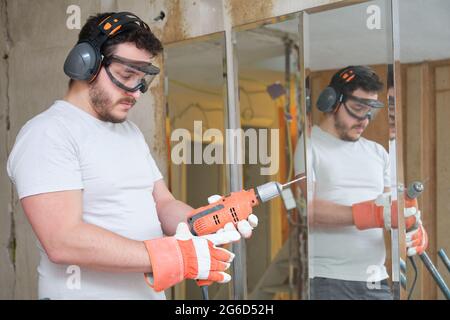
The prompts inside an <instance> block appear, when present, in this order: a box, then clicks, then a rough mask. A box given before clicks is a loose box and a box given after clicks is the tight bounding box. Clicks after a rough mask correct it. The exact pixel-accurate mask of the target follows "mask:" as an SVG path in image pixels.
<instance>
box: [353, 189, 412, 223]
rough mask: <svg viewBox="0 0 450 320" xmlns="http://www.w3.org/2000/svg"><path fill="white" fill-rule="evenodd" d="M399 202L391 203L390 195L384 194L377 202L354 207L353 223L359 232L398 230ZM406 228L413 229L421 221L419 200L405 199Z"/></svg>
mask: <svg viewBox="0 0 450 320" xmlns="http://www.w3.org/2000/svg"><path fill="white" fill-rule="evenodd" d="M397 212H398V205H397V201H396V200H394V201H391V194H390V193H383V194H381V195H379V196H378V197H377V198H376V199H375V200H369V201H363V202H360V203H355V204H353V205H352V214H353V222H354V224H355V226H356V227H357V228H358V229H359V230H366V229H371V228H386V229H387V230H390V229H391V228H394V229H395V228H398V215H397ZM404 215H405V226H406V229H407V230H408V229H410V228H411V227H413V226H414V225H415V224H416V222H418V221H419V220H420V211H419V210H418V209H417V200H416V199H414V200H410V199H406V198H405V212H404Z"/></svg>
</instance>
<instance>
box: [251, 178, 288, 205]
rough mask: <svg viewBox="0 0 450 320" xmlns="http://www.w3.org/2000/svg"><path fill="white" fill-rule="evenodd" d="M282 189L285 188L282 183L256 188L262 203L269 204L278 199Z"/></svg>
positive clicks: (272, 182) (267, 184) (266, 184)
mask: <svg viewBox="0 0 450 320" xmlns="http://www.w3.org/2000/svg"><path fill="white" fill-rule="evenodd" d="M282 189H283V187H282V185H281V184H280V183H278V182H274V181H271V182H267V183H265V184H263V185H260V186H258V187H256V193H257V195H258V198H259V200H261V202H267V201H269V200H271V199H273V198H275V197H278V196H279V195H280V194H281V190H282Z"/></svg>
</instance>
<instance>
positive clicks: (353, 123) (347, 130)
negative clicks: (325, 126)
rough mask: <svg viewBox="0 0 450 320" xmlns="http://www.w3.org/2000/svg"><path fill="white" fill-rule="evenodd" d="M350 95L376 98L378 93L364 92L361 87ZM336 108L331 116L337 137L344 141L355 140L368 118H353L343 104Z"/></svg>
mask: <svg viewBox="0 0 450 320" xmlns="http://www.w3.org/2000/svg"><path fill="white" fill-rule="evenodd" d="M352 96H355V97H358V98H364V99H373V100H377V99H378V94H377V93H376V92H375V93H374V92H366V91H363V90H362V89H357V90H355V91H353V93H352ZM338 108H339V109H338V111H337V112H335V113H334V114H333V118H334V127H335V129H336V131H337V133H338V135H339V138H340V139H342V140H345V141H357V140H358V139H359V138H360V137H361V135H362V133H363V132H364V130H365V129H366V127H367V125H368V124H369V119H364V120H358V119H355V118H354V117H352V116H351V115H350V114H349V113H348V112H347V110H346V108H345V107H344V105H343V104H341V105H340V106H338Z"/></svg>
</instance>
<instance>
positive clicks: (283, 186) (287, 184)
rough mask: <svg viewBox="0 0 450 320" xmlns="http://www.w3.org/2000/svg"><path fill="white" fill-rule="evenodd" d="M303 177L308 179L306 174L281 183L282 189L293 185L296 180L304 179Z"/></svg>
mask: <svg viewBox="0 0 450 320" xmlns="http://www.w3.org/2000/svg"><path fill="white" fill-rule="evenodd" d="M303 179H306V176H302V177H299V178H297V179H294V180H292V181H289V182H286V183H285V184H282V185H281V189H284V188H286V187H287V186H289V185H291V184H293V183H295V182H297V181H300V180H303Z"/></svg>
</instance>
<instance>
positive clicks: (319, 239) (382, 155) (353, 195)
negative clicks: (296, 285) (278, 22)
mask: <svg viewBox="0 0 450 320" xmlns="http://www.w3.org/2000/svg"><path fill="white" fill-rule="evenodd" d="M304 29H305V30H307V34H306V35H305V43H304V48H305V56H307V57H308V59H306V60H305V61H306V64H305V72H306V74H307V79H308V82H307V88H308V89H309V90H308V91H309V92H310V99H309V100H310V101H311V114H310V115H308V117H307V122H309V124H307V125H306V127H309V126H311V132H310V135H308V134H307V135H306V139H304V138H303V137H300V138H299V141H300V142H301V141H303V140H304V141H305V144H306V145H307V150H306V157H305V155H304V154H303V153H302V152H301V151H300V152H298V153H297V152H296V161H295V164H296V173H297V174H301V173H305V168H307V169H308V171H309V172H306V173H307V176H308V195H309V194H310V193H309V192H310V190H311V194H312V197H313V199H312V201H311V202H308V204H311V206H309V210H308V224H309V228H308V230H309V237H308V241H309V277H310V298H311V299H344V300H346V299H351V300H353V299H355V300H356V299H357V300H360V299H383V300H384V299H387V300H390V299H393V298H394V297H393V296H394V295H396V296H397V298H398V293H397V294H395V293H394V292H393V291H395V290H393V287H395V286H396V285H397V284H396V283H398V281H399V279H398V273H397V272H393V271H394V270H397V269H398V268H399V263H398V259H397V258H395V259H393V258H392V256H391V254H394V253H395V252H397V250H398V242H396V241H392V240H391V231H392V230H395V229H396V228H397V226H398V224H399V223H397V221H398V219H397V210H396V207H397V206H396V205H395V204H396V203H397V202H396V201H395V199H396V190H395V188H391V185H392V182H391V172H390V165H393V166H394V167H395V166H396V164H395V162H396V161H395V156H394V157H392V156H390V153H391V151H394V150H390V149H389V147H390V144H389V132H390V131H389V128H390V126H389V117H388V93H387V91H388V90H387V83H386V82H387V78H388V65H390V64H392V60H393V57H392V53H393V51H392V27H391V2H390V1H369V2H365V3H362V4H357V5H351V6H346V7H342V8H338V9H333V10H329V11H323V12H318V13H312V14H309V15H307V16H305V19H304ZM392 129H394V130H395V128H392ZM298 146H301V145H300V143H299V144H298ZM305 159H306V160H305ZM391 162H393V163H391ZM308 200H309V199H308ZM391 209H392V210H391ZM391 222H393V223H391ZM394 260H396V261H394ZM393 269H394V270H393ZM393 282H394V283H393Z"/></svg>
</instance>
